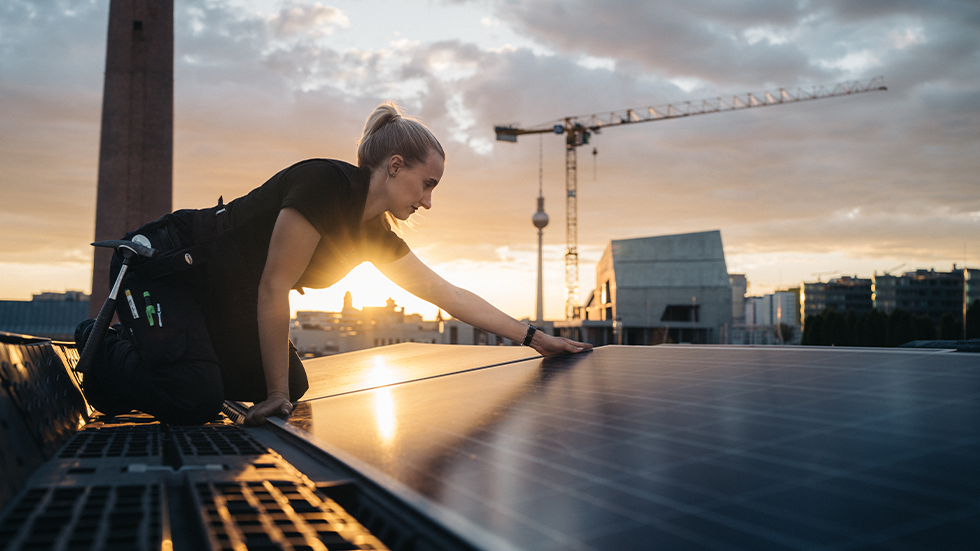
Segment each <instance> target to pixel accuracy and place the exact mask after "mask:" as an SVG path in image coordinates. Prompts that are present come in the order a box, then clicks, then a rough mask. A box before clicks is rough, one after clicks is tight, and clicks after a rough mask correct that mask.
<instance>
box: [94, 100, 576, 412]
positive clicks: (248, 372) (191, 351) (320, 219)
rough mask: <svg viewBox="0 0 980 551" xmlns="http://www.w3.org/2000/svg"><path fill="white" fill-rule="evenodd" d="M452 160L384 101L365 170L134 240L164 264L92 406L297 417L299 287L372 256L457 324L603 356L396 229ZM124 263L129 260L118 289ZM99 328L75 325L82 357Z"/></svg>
mask: <svg viewBox="0 0 980 551" xmlns="http://www.w3.org/2000/svg"><path fill="white" fill-rule="evenodd" d="M445 158H446V155H445V152H444V151H443V149H442V146H441V145H440V144H439V141H438V140H436V138H435V136H433V134H432V132H430V131H429V129H428V128H426V127H425V126H424V125H422V124H421V123H420V122H418V121H416V120H413V119H411V118H407V117H404V116H402V115H401V114H400V113H399V111H398V109H397V107H396V106H395V105H394V104H392V103H390V102H386V103H384V104H382V105H380V106H379V107H378V108H377V109H375V111H374V112H373V113H372V114H371V116H370V117H368V120H367V123H366V124H365V126H364V133H363V135H362V136H361V140H360V141H359V143H358V147H357V164H358V166H354V165H351V164H348V163H346V162H343V161H337V160H328V159H311V160H307V161H302V162H300V163H297V164H295V165H293V166H291V167H289V168H286V169H285V170H282V171H281V172H279V173H278V174H276V175H275V176H273V177H272V178H271V179H269V181H267V182H266V183H265V184H263V185H262V186H260V187H258V188H256V189H254V190H253V191H252V192H250V193H249V194H248V195H245V196H244V197H240V198H238V199H235V200H234V201H231V202H229V203H228V204H221V201H219V204H218V205H217V206H215V207H212V208H209V209H201V210H179V211H176V212H174V213H173V214H168V215H165V216H163V217H162V218H160V219H159V220H157V221H154V222H151V223H149V224H147V225H145V226H143V227H141V228H139V229H138V230H136V231H133V232H130V233H129V234H127V235H126V239H129V240H136V241H137V242H140V241H144V239H143V238H145V241H148V242H149V245H150V246H152V247H153V248H154V249H157V251H158V252H159V254H160V257H161V258H160V259H158V260H154V261H150V262H143V263H139V264H136V265H134V266H133V267H132V268H131V269H130V270H129V271H128V272H127V273H126V274H125V276H124V278H123V283H122V290H123V291H124V296H125V298H121V299H120V300H119V301H118V302H117V310H116V313H117V315H118V316H119V319H120V322H121V325H122V328H121V329H117V330H114V331H111V332H110V334H109V335H108V336H107V337H106V339H105V341H104V343H103V345H102V349H101V350H100V351H99V354H98V356H97V358H96V360H95V362H94V363H93V365H92V367H91V368H90V369H89V370H88V371H87V372H86V374H85V379H84V387H85V395H86V397H87V398H88V400H89V402H90V403H91V404H92V405H93V406H94V407H95V408H96V409H98V410H99V411H101V412H103V413H105V414H109V415H113V414H119V413H124V412H127V411H130V410H133V409H137V410H140V411H143V412H146V413H149V414H151V415H153V416H155V417H157V418H158V419H160V420H161V421H163V422H166V423H172V424H197V423H205V422H207V421H210V420H212V419H214V418H215V417H216V416H217V415H218V413H219V411H220V409H221V404H222V402H223V401H224V400H226V399H227V400H239V401H246V402H253V403H254V404H255V405H253V406H252V407H251V408H250V409H249V411H248V414H247V415H246V417H245V421H246V423H249V424H258V423H262V422H264V421H265V419H266V417H268V416H271V415H280V416H285V415H289V413H291V411H292V404H291V402H292V401H296V400H298V399H299V398H300V397H301V396H302V395H303V394H304V393H305V392H306V390H307V388H308V387H309V384H308V382H307V378H306V372H305V370H304V369H303V365H302V362H301V361H300V359H299V356H298V355H297V354H296V350H295V348H293V347H292V345H291V343H290V342H289V313H290V310H289V291H290V290H291V289H298V290H299V289H302V288H304V287H308V288H326V287H330V286H331V285H333V284H334V283H336V282H337V281H339V280H340V279H341V278H343V277H344V276H345V275H347V273H348V272H350V270H352V269H353V268H354V267H355V266H357V265H358V264H360V263H362V262H365V261H370V262H372V263H373V264H374V265H375V266H376V267H377V268H378V270H380V271H381V273H383V274H384V275H385V276H387V277H388V278H389V279H390V280H391V281H393V282H394V283H396V284H397V285H399V286H400V287H402V288H404V289H405V290H407V291H409V292H411V293H412V294H414V295H416V296H418V297H419V298H422V299H424V300H426V301H428V302H431V303H432V304H435V305H437V306H439V307H440V308H442V309H443V310H445V311H447V312H449V314H450V315H452V316H453V317H455V318H457V319H459V320H461V321H463V322H465V323H468V324H470V325H472V326H474V327H478V328H480V329H483V330H485V331H488V332H490V333H493V334H496V335H500V336H503V337H506V338H509V339H511V340H513V341H515V342H523V343H524V344H525V345H527V346H530V347H532V348H534V349H535V350H536V351H538V352H539V353H541V354H542V355H545V356H550V355H555V354H564V353H574V352H581V351H583V350H588V349H590V348H592V345H590V344H586V343H581V342H577V341H573V340H570V339H565V338H561V337H554V336H551V335H548V334H546V333H544V332H541V331H536V330H535V328H534V327H533V326H529V325H526V324H524V323H521V322H519V321H517V320H515V319H513V318H511V317H510V316H508V315H506V314H504V313H503V312H501V311H500V310H498V309H497V308H495V307H494V306H492V305H491V304H489V303H488V302H486V301H485V300H483V299H481V298H480V297H478V296H477V295H475V294H473V293H471V292H469V291H467V290H465V289H461V288H459V287H456V286H454V285H452V284H450V283H449V282H447V281H446V280H444V279H443V278H442V277H440V276H439V275H437V274H436V273H435V272H433V271H432V270H431V269H429V267H428V266H426V265H425V264H423V263H422V262H421V261H420V260H419V259H418V258H417V257H416V256H415V255H414V254H413V253H412V252H411V251H410V250H409V248H408V246H407V245H406V244H405V242H404V241H403V240H402V239H401V238H400V237H398V236H397V235H396V234H395V233H394V232H393V231H392V229H391V227H392V224H394V223H396V222H395V220H406V219H408V218H409V217H410V216H411V215H412V214H413V213H414V212H415V211H417V210H418V209H420V208H424V209H429V208H432V192H433V190H434V189H435V188H436V186H437V185H438V184H439V181H440V180H441V178H442V174H443V169H444V165H445ZM139 236H142V237H139ZM145 241H144V242H145ZM174 258H176V259H177V261H171V260H173V259H174ZM182 259H183V261H181V260H182ZM120 265H121V257H120V255H119V254H117V255H116V256H115V257H114V258H113V266H112V268H113V269H112V273H111V277H112V279H113V280H115V278H116V275H117V273H118V271H119V267H120ZM144 302H145V303H146V309H145V310H142V307H143V303H144ZM151 306H152V308H151ZM154 318H155V319H154ZM91 326H92V320H89V321H87V322H83V323H82V325H80V326H79V328H78V330H76V341H77V342H78V346H79V349H81V348H82V347H83V346H84V343H85V340H86V339H87V337H88V332H89V331H90V328H91ZM117 327H118V326H117Z"/></svg>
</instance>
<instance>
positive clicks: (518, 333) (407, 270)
mask: <svg viewBox="0 0 980 551" xmlns="http://www.w3.org/2000/svg"><path fill="white" fill-rule="evenodd" d="M378 270H380V271H381V273H383V274H384V275H385V276H386V277H387V278H388V279H390V280H391V281H392V282H394V283H395V284H396V285H398V286H399V287H401V288H402V289H405V290H406V291H408V292H410V293H412V294H413V295H415V296H417V297H419V298H421V299H422V300H425V301H428V302H431V303H432V304H435V305H436V306H438V307H440V308H442V309H443V310H445V311H446V312H449V315H451V316H453V317H454V318H456V319H458V320H461V321H462V322H464V323H467V324H469V325H472V326H474V327H478V328H480V329H483V330H484V331H489V332H490V333H493V334H495V335H500V336H502V337H506V338H508V339H510V340H512V341H514V342H522V341H523V340H524V337H525V335H526V334H527V325H525V324H523V323H521V322H519V321H517V320H516V319H514V318H512V317H510V316H508V315H507V314H505V313H503V312H501V311H500V310H498V309H497V308H496V307H494V306H493V305H492V304H490V303H489V302H487V301H485V300H483V299H482V298H480V297H479V296H477V295H476V294H474V293H471V292H470V291H467V290H466V289H461V288H459V287H456V286H455V285H453V284H451V283H449V282H448V281H446V280H445V279H443V278H442V277H441V276H440V275H439V274H437V273H435V272H433V271H432V270H431V269H430V268H429V267H428V266H426V265H425V264H424V263H423V262H422V261H421V260H419V259H418V257H417V256H415V254H414V253H411V252H409V253H408V254H407V255H405V256H403V257H402V258H400V259H398V260H396V261H394V262H391V263H388V264H382V265H380V266H378ZM531 347H532V348H534V349H535V350H537V351H538V352H539V353H540V354H542V355H544V356H552V355H555V354H568V353H574V352H582V351H583V350H589V349H591V348H592V345H591V344H588V343H583V342H578V341H573V340H571V339H566V338H563V337H554V336H551V335H548V334H545V333H544V332H543V331H537V332H535V333H534V336H533V338H532V340H531Z"/></svg>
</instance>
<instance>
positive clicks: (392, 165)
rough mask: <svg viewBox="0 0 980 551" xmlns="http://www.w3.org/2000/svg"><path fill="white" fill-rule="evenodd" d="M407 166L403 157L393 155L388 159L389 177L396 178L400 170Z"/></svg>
mask: <svg viewBox="0 0 980 551" xmlns="http://www.w3.org/2000/svg"><path fill="white" fill-rule="evenodd" d="M404 166H405V159H404V158H403V157H402V156H401V155H392V156H391V158H390V159H388V175H389V176H394V175H395V174H396V173H397V172H398V170H399V169H400V168H403V167H404Z"/></svg>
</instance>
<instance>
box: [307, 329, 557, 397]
mask: <svg viewBox="0 0 980 551" xmlns="http://www.w3.org/2000/svg"><path fill="white" fill-rule="evenodd" d="M537 355H538V354H537V352H535V351H534V350H532V349H530V348H526V347H517V346H455V345H450V344H445V345H444V344H421V343H402V344H397V345H394V346H388V347H382V348H371V349H368V350H358V351H356V352H348V353H346V354H338V355H334V356H324V357H322V358H315V359H312V360H305V361H304V362H303V366H304V367H305V368H306V372H307V375H308V377H309V381H310V388H309V390H308V391H307V392H306V394H305V395H303V399H304V400H312V399H315V398H325V397H327V396H334V395H337V394H344V393H346V392H354V391H358V390H366V389H368V388H373V387H377V386H384V385H389V384H392V383H400V382H405V381H411V380H416V379H424V378H427V377H433V376H439V375H446V374H449V373H456V372H460V371H466V370H468V369H475V368H482V367H487V366H491V365H498V364H503V363H507V362H512V361H516V360H523V359H526V358H531V357H536V356H537Z"/></svg>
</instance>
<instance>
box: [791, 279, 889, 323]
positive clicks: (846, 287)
mask: <svg viewBox="0 0 980 551" xmlns="http://www.w3.org/2000/svg"><path fill="white" fill-rule="evenodd" d="M871 286H872V280H870V279H864V278H859V277H857V276H854V277H849V276H843V277H838V278H835V279H831V280H830V281H828V282H826V283H821V282H819V281H818V282H817V283H804V284H803V293H802V295H801V296H800V301H801V302H802V303H803V319H806V317H807V316H816V315H820V313H821V312H823V311H824V310H835V311H837V312H840V313H842V314H846V313H847V312H849V311H851V310H853V311H854V313H856V314H865V313H867V312H870V311H871V309H872V308H873V307H874V302H873V300H872V291H871Z"/></svg>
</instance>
